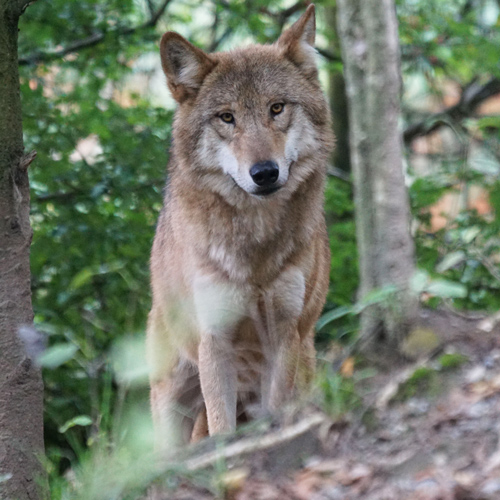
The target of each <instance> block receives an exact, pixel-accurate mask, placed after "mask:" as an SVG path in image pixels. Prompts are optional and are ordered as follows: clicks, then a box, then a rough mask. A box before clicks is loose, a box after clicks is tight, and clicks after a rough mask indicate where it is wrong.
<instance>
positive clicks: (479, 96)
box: [403, 78, 500, 144]
mask: <svg viewBox="0 0 500 500" xmlns="http://www.w3.org/2000/svg"><path fill="white" fill-rule="evenodd" d="M497 94H500V79H498V78H492V79H490V80H489V81H488V82H487V83H485V84H484V85H479V84H478V83H477V80H473V81H472V82H471V83H469V84H468V85H467V86H466V87H465V89H464V91H463V92H462V95H461V96H460V100H459V101H458V103H457V104H455V105H454V106H450V107H449V108H447V109H445V110H444V111H441V112H439V113H435V114H433V115H430V116H429V117H427V118H426V119H425V120H422V121H421V122H419V123H415V124H413V125H410V126H409V127H407V128H406V130H405V131H404V133H403V139H404V142H405V143H406V144H408V143H410V142H411V141H412V140H413V139H415V138H416V137H419V136H422V135H428V134H430V133H432V132H434V131H435V130H437V129H439V128H441V127H442V126H443V125H446V124H447V123H448V122H449V121H450V119H451V120H454V121H460V120H462V119H464V118H467V117H469V116H472V115H473V114H474V111H475V110H476V108H477V107H478V106H479V105H480V104H481V103H483V102H484V101H486V100H487V99H489V98H490V97H493V96H495V95H497Z"/></svg>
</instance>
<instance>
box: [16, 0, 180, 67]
mask: <svg viewBox="0 0 500 500" xmlns="http://www.w3.org/2000/svg"><path fill="white" fill-rule="evenodd" d="M171 1H172V0H164V1H163V3H162V5H161V6H160V7H159V9H158V10H157V11H156V12H152V14H151V17H150V18H149V20H148V21H146V22H145V23H143V24H139V25H138V26H133V27H128V28H120V29H115V30H110V31H107V32H104V33H94V34H92V35H90V36H89V37H87V38H83V39H81V40H77V41H76V42H73V43H71V44H70V45H68V46H67V47H63V48H61V49H58V50H55V51H53V52H35V53H34V54H31V55H28V56H26V57H22V58H20V59H19V65H20V66H29V65H33V64H40V63H43V62H48V61H52V60H54V59H58V58H60V57H64V56H66V55H67V54H71V53H73V52H78V51H79V50H82V49H87V48H89V47H94V46H95V45H97V44H99V43H101V42H102V41H103V40H104V39H105V38H106V37H107V36H109V35H111V34H114V35H116V36H128V35H132V34H133V33H136V32H137V31H141V30H143V29H148V28H153V27H154V26H156V24H157V23H158V21H159V20H160V18H161V16H162V15H163V14H164V12H165V9H166V8H167V6H168V4H169V3H170V2H171Z"/></svg>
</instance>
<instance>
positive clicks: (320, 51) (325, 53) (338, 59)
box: [316, 47, 342, 62]
mask: <svg viewBox="0 0 500 500" xmlns="http://www.w3.org/2000/svg"><path fill="white" fill-rule="evenodd" d="M316 52H318V54H319V55H320V56H323V57H324V58H325V59H327V60H328V61H330V62H342V58H341V57H340V56H337V55H335V54H333V53H332V52H329V51H328V50H325V49H321V48H319V47H316Z"/></svg>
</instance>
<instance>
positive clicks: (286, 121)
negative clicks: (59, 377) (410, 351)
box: [147, 6, 333, 448]
mask: <svg viewBox="0 0 500 500" xmlns="http://www.w3.org/2000/svg"><path fill="white" fill-rule="evenodd" d="M314 31H315V25H314V8H313V7H312V6H311V7H309V8H308V9H307V11H306V13H305V14H304V15H303V16H302V17H301V18H300V19H299V20H298V21H297V22H296V23H295V24H294V25H293V26H292V27H291V28H289V29H288V30H287V31H285V32H284V33H283V35H282V36H281V37H280V39H279V40H278V41H277V42H276V43H275V44H274V45H270V46H261V45H254V46H251V47H248V48H243V49H238V50H235V51H232V52H227V53H216V54H210V55H207V54H205V53H203V52H202V51H201V50H200V49H197V48H195V47H193V46H192V45H191V44H189V42H187V41H186V40H184V39H183V38H182V37H180V36H179V35H177V34H175V33H166V34H165V35H164V36H163V38H162V42H161V55H162V65H163V68H164V71H165V74H166V76H167V81H168V84H169V87H170V89H171V91H172V94H173V96H174V98H176V100H177V101H178V102H179V108H178V110H177V113H176V116H175V121H174V133H173V147H172V155H171V161H170V165H169V181H168V183H167V189H166V194H165V203H164V209H163V211H162V213H161V215H160V219H159V221H158V227H157V231H156V237H155V241H154V245H153V250H152V256H151V281H152V290H153V306H152V309H151V312H150V315H149V322H148V334H147V347H148V358H149V362H150V364H151V403H152V411H153V418H154V421H155V425H156V428H157V430H158V433H159V439H160V440H161V442H162V443H163V446H164V447H166V448H168V447H169V446H172V445H177V444H180V443H182V442H186V441H187V440H189V439H190V438H191V437H193V438H195V439H199V438H200V437H201V434H203V433H204V432H205V431H204V429H205V425H206V424H204V417H203V415H204V413H203V412H205V411H206V414H207V419H208V430H209V432H210V434H214V433H218V432H228V431H231V430H233V429H234V428H235V426H236V422H237V417H238V415H239V414H241V415H243V414H244V415H245V416H246V417H248V416H251V415H253V414H259V413H266V412H269V411H275V410H277V409H279V408H280V407H281V406H282V404H283V403H284V402H286V401H287V400H289V399H290V398H291V397H292V396H293V393H294V390H295V389H297V388H301V387H305V386H306V385H307V384H308V383H309V382H310V380H311V378H312V376H313V373H314V366H315V351H314V324H315V322H316V321H317V318H318V316H319V314H320V312H321V309H322V307H323V304H324V300H325V296H326V292H327V287H328V275H329V273H328V268H329V262H330V255H329V246H328V239H327V233H326V226H325V219H324V213H323V190H324V184H325V177H326V162H327V159H328V156H329V153H330V151H331V149H332V144H333V139H332V136H331V132H330V130H331V127H330V119H329V115H328V108H327V106H326V103H325V100H324V96H323V94H322V92H321V89H320V86H319V82H318V78H317V70H316V65H315V62H314V53H313V44H314ZM274 103H284V108H283V111H282V112H281V113H280V114H278V115H276V116H274V115H271V113H270V106H272V105H273V104H274ZM228 112H230V113H232V115H233V116H234V123H232V124H228V123H225V122H224V121H223V120H222V119H221V117H220V115H221V114H222V113H228ZM267 160H272V161H275V162H276V163H277V164H278V166H279V180H278V183H279V185H280V186H281V189H280V190H278V191H277V192H275V193H273V194H270V195H268V196H263V195H259V194H258V193H256V192H255V189H256V186H255V185H254V184H253V183H252V179H251V178H250V175H249V173H248V172H249V169H250V168H251V166H252V165H253V164H255V163H256V162H262V161H267ZM200 413H201V416H199V415H200ZM195 421H196V427H195V429H194V431H193V426H194V422H195Z"/></svg>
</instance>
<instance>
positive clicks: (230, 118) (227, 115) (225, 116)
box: [219, 113, 234, 123]
mask: <svg viewBox="0 0 500 500" xmlns="http://www.w3.org/2000/svg"><path fill="white" fill-rule="evenodd" d="M219 118H220V119H221V120H222V121H223V122H225V123H234V116H233V115H232V114H231V113H222V115H219Z"/></svg>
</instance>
